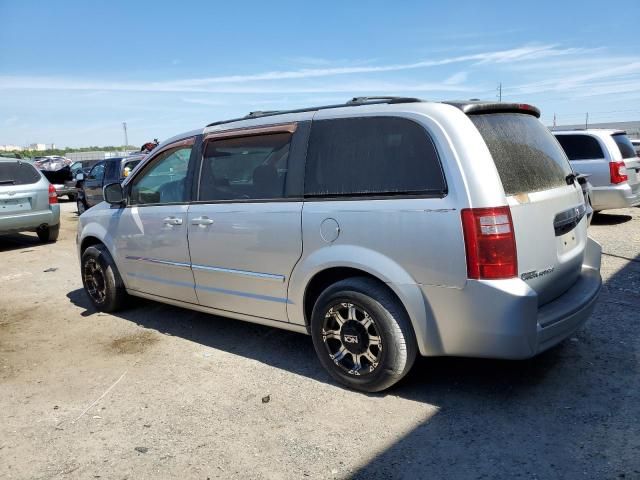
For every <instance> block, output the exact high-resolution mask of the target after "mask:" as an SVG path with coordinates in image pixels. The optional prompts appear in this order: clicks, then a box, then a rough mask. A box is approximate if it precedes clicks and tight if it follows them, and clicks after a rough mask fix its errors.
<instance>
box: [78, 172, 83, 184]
mask: <svg viewBox="0 0 640 480" xmlns="http://www.w3.org/2000/svg"><path fill="white" fill-rule="evenodd" d="M83 180H84V173H82V172H78V173H76V181H78V182H82V181H83Z"/></svg>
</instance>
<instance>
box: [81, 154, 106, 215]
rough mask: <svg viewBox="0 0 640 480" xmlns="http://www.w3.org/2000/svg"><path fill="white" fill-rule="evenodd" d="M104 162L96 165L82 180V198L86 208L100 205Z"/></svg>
mask: <svg viewBox="0 0 640 480" xmlns="http://www.w3.org/2000/svg"><path fill="white" fill-rule="evenodd" d="M104 170H105V162H100V163H96V164H95V165H94V166H93V168H92V169H91V170H90V171H89V175H87V178H86V179H85V180H84V187H83V190H84V198H85V201H86V203H87V207H93V206H94V205H97V204H98V203H100V202H101V201H102V200H103V198H102V182H103V181H104Z"/></svg>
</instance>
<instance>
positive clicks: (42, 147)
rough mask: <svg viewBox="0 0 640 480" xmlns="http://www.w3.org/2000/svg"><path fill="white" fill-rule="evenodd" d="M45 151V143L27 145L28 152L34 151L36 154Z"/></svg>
mask: <svg viewBox="0 0 640 480" xmlns="http://www.w3.org/2000/svg"><path fill="white" fill-rule="evenodd" d="M46 149H47V145H46V144H45V143H32V144H31V145H29V150H35V151H36V152H43V151H45V150H46Z"/></svg>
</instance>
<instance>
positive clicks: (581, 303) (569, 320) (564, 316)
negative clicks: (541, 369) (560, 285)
mask: <svg viewBox="0 0 640 480" xmlns="http://www.w3.org/2000/svg"><path fill="white" fill-rule="evenodd" d="M601 288H602V279H601V278H600V272H599V271H598V270H595V269H593V268H583V269H582V274H581V275H580V277H578V280H577V281H576V283H575V284H574V285H573V286H572V287H571V288H570V289H569V290H567V291H566V292H565V293H564V294H563V295H562V296H561V297H559V298H557V299H556V300H554V301H553V302H550V303H547V304H546V305H543V306H542V307H541V308H540V309H539V310H538V319H537V339H536V344H535V347H536V348H535V352H534V354H535V353H540V352H543V351H545V350H547V349H548V348H551V347H553V346H554V345H556V344H558V343H560V342H561V341H562V340H564V339H565V338H567V337H568V336H570V335H571V334H572V333H574V332H575V331H576V330H577V329H578V328H580V327H581V326H582V325H583V324H584V323H585V322H586V321H587V319H588V318H589V316H590V315H591V312H593V309H594V307H595V304H596V301H597V300H598V296H599V294H600V290H601Z"/></svg>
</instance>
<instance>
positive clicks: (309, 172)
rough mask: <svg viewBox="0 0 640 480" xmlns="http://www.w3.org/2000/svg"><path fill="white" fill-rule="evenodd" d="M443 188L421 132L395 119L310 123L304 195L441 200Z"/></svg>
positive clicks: (437, 165) (431, 150) (439, 170)
mask: <svg viewBox="0 0 640 480" xmlns="http://www.w3.org/2000/svg"><path fill="white" fill-rule="evenodd" d="M445 192H446V185H445V181H444V177H443V174H442V168H441V165H440V161H439V159H438V154H437V152H436V148H435V146H434V144H433V142H432V140H431V138H430V136H429V135H428V133H427V131H426V130H425V129H424V128H423V127H421V126H420V125H418V124H417V123H415V122H413V121H410V120H407V119H404V118H398V117H364V118H343V119H331V120H318V121H314V122H313V124H312V127H311V137H310V139H309V153H308V155H307V164H306V174H305V195H307V196H312V197H320V196H327V197H340V196H366V195H369V196H379V195H401V194H409V195H438V196H440V195H442V194H444V193H445Z"/></svg>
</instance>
